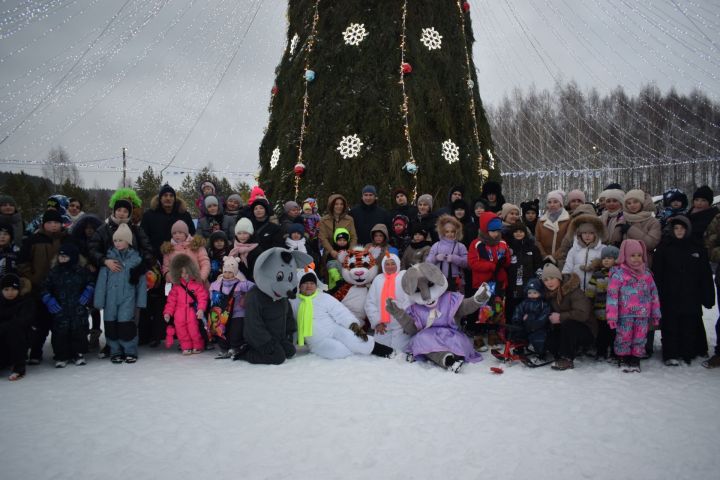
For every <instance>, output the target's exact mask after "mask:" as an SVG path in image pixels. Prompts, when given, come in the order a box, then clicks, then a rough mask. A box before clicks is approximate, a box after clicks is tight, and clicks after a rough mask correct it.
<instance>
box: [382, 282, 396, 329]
mask: <svg viewBox="0 0 720 480" xmlns="http://www.w3.org/2000/svg"><path fill="white" fill-rule="evenodd" d="M396 277H397V272H395V273H393V274H390V275H388V274H387V273H386V274H385V283H383V287H382V292H381V293H380V323H390V320H391V318H390V314H389V313H388V311H387V308H386V306H385V303H386V302H387V299H388V298H392V299H393V300H395V278H396Z"/></svg>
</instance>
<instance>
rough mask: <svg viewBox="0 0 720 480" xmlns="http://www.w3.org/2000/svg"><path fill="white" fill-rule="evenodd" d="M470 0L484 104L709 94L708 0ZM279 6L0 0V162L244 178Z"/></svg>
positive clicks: (108, 173)
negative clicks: (64, 161)
mask: <svg viewBox="0 0 720 480" xmlns="http://www.w3.org/2000/svg"><path fill="white" fill-rule="evenodd" d="M354 1H358V2H360V1H362V2H363V3H372V2H370V1H368V0H354ZM384 1H397V2H398V4H399V5H400V4H401V2H400V0H384ZM443 1H445V0H443ZM348 2H349V3H352V0H348ZM470 3H471V16H472V21H473V27H474V31H475V38H476V44H475V47H474V60H475V65H476V67H477V69H478V71H479V79H480V85H479V87H480V93H481V95H482V97H483V101H484V102H485V104H488V105H492V104H494V103H497V102H499V100H501V99H502V97H503V95H504V94H505V93H507V92H508V90H509V89H512V88H514V87H520V88H528V87H529V86H530V85H533V84H534V85H536V86H537V87H538V88H552V86H553V84H554V82H555V81H556V80H564V81H566V80H575V81H577V82H578V83H579V84H580V85H581V86H582V87H583V88H589V87H596V88H598V89H599V90H600V91H601V92H606V91H607V90H609V89H612V88H614V87H615V86H618V85H622V86H623V87H624V88H625V90H626V91H627V92H629V93H635V92H637V91H638V89H639V88H640V86H641V85H642V84H644V83H647V82H653V83H656V84H657V85H658V86H659V87H660V88H661V89H662V90H667V89H668V88H670V87H671V86H675V87H676V88H677V89H678V91H680V92H681V93H688V92H689V91H690V90H692V89H693V88H700V89H702V90H703V91H705V92H706V93H707V94H708V95H709V96H710V97H711V98H712V99H713V100H715V101H720V79H718V75H720V68H718V67H720V55H719V53H720V52H718V49H719V48H720V2H718V1H717V0H692V1H685V0H654V1H652V2H651V1H649V0H641V1H637V0H484V1H477V0H476V1H472V0H471V2H470ZM31 4H34V5H39V6H35V7H33V8H32V9H30V10H28V8H27V7H28V5H31ZM286 5H287V3H286V2H284V1H282V0H264V1H262V0H232V1H210V0H128V1H121V0H113V1H110V0H75V1H72V0H48V1H46V2H34V1H27V0H25V1H1V2H0V140H2V139H4V138H5V137H7V139H6V140H5V141H4V142H3V143H2V144H0V169H2V170H15V171H18V170H19V169H20V168H23V169H25V170H26V171H27V172H28V173H35V174H39V173H40V165H38V164H37V163H34V162H43V161H44V160H45V158H46V157H47V153H48V151H49V150H50V148H51V147H53V146H57V145H62V146H63V147H64V148H65V149H66V150H67V151H68V153H69V154H70V156H71V159H72V161H74V162H80V163H79V168H80V171H81V173H82V176H83V179H84V182H85V185H86V186H92V185H93V184H95V183H97V184H99V185H101V186H103V187H110V188H112V187H115V186H117V184H118V182H119V179H120V174H119V173H118V172H117V171H116V170H115V169H117V168H119V167H120V165H121V149H122V147H127V148H128V160H129V161H128V166H129V170H130V173H129V176H131V177H132V178H135V177H137V175H138V173H139V172H140V171H142V170H144V169H145V168H146V167H147V166H148V165H153V168H155V167H157V168H163V167H164V166H165V165H168V164H169V162H171V160H172V164H171V165H170V166H169V167H167V170H166V175H165V177H166V179H168V180H169V181H170V182H171V183H172V184H175V185H179V183H180V181H181V180H182V176H183V175H182V172H187V171H188V169H192V168H200V167H202V166H205V165H207V164H208V163H212V165H213V166H214V168H215V169H216V170H219V171H220V173H219V174H220V175H223V174H224V175H225V176H227V177H228V178H229V180H230V181H231V182H235V181H236V180H237V179H238V178H240V175H242V174H246V175H248V174H249V175H251V174H252V173H254V172H255V171H256V170H257V168H258V167H257V165H258V158H257V155H258V146H259V144H260V140H261V138H262V135H263V129H264V127H265V125H266V124H267V117H268V113H267V107H268V104H269V100H270V89H271V87H272V85H273V78H274V70H275V68H276V66H277V64H278V62H279V61H280V59H281V57H282V54H283V51H284V49H285V48H286V47H287V39H286V29H287V23H286V18H285V7H286ZM206 105H207V106H206ZM173 157H174V160H173ZM245 179H246V180H248V181H251V180H252V177H251V176H250V177H249V178H247V177H246V178H245Z"/></svg>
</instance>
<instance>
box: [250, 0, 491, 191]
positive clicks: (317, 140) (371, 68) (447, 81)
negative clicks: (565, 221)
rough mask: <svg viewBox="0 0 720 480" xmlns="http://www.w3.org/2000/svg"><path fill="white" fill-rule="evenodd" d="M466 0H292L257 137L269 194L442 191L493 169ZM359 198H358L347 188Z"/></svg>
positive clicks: (478, 181)
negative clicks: (371, 188) (366, 188)
mask: <svg viewBox="0 0 720 480" xmlns="http://www.w3.org/2000/svg"><path fill="white" fill-rule="evenodd" d="M471 8H472V7H471V5H470V3H469V2H464V1H459V0H343V1H333V0H290V1H289V5H288V11H287V18H288V34H287V36H288V42H287V48H286V49H285V53H284V55H283V58H282V61H281V62H280V65H279V66H278V67H277V70H276V72H277V77H276V80H275V85H274V86H273V87H272V97H271V102H270V120H269V124H268V127H267V130H266V133H265V137H264V139H263V141H262V144H261V146H260V167H261V170H260V184H261V185H262V186H263V187H265V189H266V190H268V191H269V194H270V195H271V198H273V199H278V200H279V199H290V198H305V197H307V196H317V197H318V198H319V199H320V201H321V205H322V203H323V201H324V199H326V198H327V196H328V195H329V194H331V193H334V192H339V193H344V194H347V195H350V196H351V197H352V196H353V195H354V194H357V197H359V195H360V191H361V189H362V186H363V185H365V184H368V183H370V184H374V185H376V186H377V187H378V189H379V195H380V198H381V200H382V201H384V202H386V203H387V202H388V201H389V196H390V192H391V191H392V189H393V188H395V187H398V186H402V187H405V188H406V189H407V190H408V191H409V192H414V193H416V194H418V195H419V194H422V193H430V194H432V195H434V196H435V198H445V195H446V193H447V191H448V189H449V188H450V187H451V186H453V185H463V186H465V188H466V190H467V195H468V196H472V195H476V194H478V193H479V191H480V188H481V186H482V182H483V181H484V180H486V179H487V178H488V177H489V178H492V179H498V176H499V169H498V164H497V162H496V159H495V158H494V156H493V144H492V139H491V136H490V129H489V126H488V123H487V120H486V118H485V112H484V110H483V107H482V101H481V99H480V93H479V89H478V84H479V82H482V79H481V78H480V79H478V75H477V73H476V69H475V65H474V63H473V59H472V44H473V42H474V38H473V33H472V26H471V24H470V9H471ZM352 200H354V198H352Z"/></svg>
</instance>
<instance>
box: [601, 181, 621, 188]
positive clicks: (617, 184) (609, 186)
mask: <svg viewBox="0 0 720 480" xmlns="http://www.w3.org/2000/svg"><path fill="white" fill-rule="evenodd" d="M605 190H622V187H621V186H620V184H619V183H617V182H613V183H608V185H607V187H605Z"/></svg>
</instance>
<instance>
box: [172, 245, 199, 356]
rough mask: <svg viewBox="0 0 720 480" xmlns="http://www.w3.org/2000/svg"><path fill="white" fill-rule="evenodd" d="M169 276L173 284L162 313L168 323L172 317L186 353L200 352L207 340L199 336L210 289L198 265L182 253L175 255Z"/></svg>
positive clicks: (181, 346)
mask: <svg viewBox="0 0 720 480" xmlns="http://www.w3.org/2000/svg"><path fill="white" fill-rule="evenodd" d="M170 277H171V278H172V279H173V286H172V288H171V289H170V294H169V295H168V298H167V303H166V304H165V309H164V310H163V316H164V318H165V321H166V322H169V321H170V317H172V318H173V321H174V323H175V333H176V334H177V337H178V340H180V348H181V349H182V353H183V355H190V354H193V353H200V352H202V351H203V349H204V348H205V342H204V341H203V338H202V336H201V335H200V324H199V321H200V320H202V319H204V318H205V309H206V308H207V304H208V292H207V290H206V289H205V287H204V286H203V282H202V279H201V277H200V272H199V271H198V268H197V265H196V264H195V262H194V261H193V260H192V259H191V258H190V257H189V256H187V255H185V254H183V253H180V254H178V255H175V257H174V258H173V259H172V262H170Z"/></svg>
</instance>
